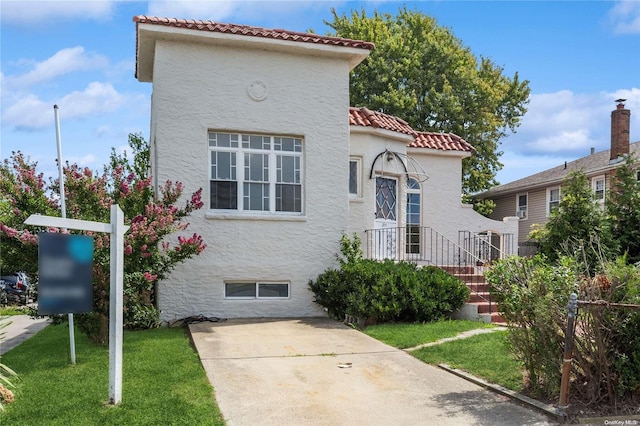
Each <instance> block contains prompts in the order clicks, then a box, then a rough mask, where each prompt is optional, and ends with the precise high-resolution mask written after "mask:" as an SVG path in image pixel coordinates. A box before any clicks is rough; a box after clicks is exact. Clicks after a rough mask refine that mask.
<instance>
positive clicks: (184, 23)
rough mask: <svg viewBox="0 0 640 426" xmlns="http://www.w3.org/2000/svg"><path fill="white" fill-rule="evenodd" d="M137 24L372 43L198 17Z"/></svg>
mask: <svg viewBox="0 0 640 426" xmlns="http://www.w3.org/2000/svg"><path fill="white" fill-rule="evenodd" d="M133 22H135V23H136V26H137V25H138V24H153V25H163V26H166V27H175V28H185V29H189V30H197V31H210V32H216V33H226V34H236V35H243V36H250V37H263V38H271V39H276V40H286V41H293V42H301V43H314V44H326V45H330V46H343V47H355V48H360V49H367V50H372V49H373V48H374V44H373V43H371V42H369V41H361V40H350V39H346V38H340V37H330V36H322V35H318V34H308V33H300V32H295V31H287V30H279V29H268V28H262V27H252V26H248V25H235V24H223V23H219V22H213V21H201V20H198V19H176V18H158V17H155V16H145V15H138V16H134V17H133Z"/></svg>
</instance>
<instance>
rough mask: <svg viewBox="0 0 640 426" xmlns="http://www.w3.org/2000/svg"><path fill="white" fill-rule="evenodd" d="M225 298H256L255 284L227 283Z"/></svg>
mask: <svg viewBox="0 0 640 426" xmlns="http://www.w3.org/2000/svg"><path fill="white" fill-rule="evenodd" d="M224 295H225V297H256V284H255V283H225V284H224Z"/></svg>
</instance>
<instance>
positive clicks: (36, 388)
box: [0, 325, 224, 426]
mask: <svg viewBox="0 0 640 426" xmlns="http://www.w3.org/2000/svg"><path fill="white" fill-rule="evenodd" d="M75 336H76V360H77V363H76V365H71V364H70V363H69V353H68V352H69V334H68V327H67V326H66V325H59V326H48V327H46V328H45V329H44V330H42V331H41V332H39V333H38V334H37V335H35V336H34V337H32V338H31V339H29V340H27V341H25V342H24V343H22V344H21V345H19V346H18V347H16V348H14V349H13V350H11V351H9V352H8V353H7V354H5V355H4V356H3V357H2V362H3V363H4V364H6V365H8V366H9V367H11V368H12V369H14V370H15V371H16V372H17V373H18V374H19V375H20V377H21V381H20V382H19V383H18V389H17V392H16V402H14V403H12V404H10V405H7V406H6V411H5V412H4V413H0V424H2V425H5V424H6V425H38V424H46V425H65V426H66V425H101V426H103V425H125V424H126V425H160V424H162V425H187V424H193V425H223V424H224V421H223V420H222V416H221V414H220V411H219V410H218V407H217V404H216V402H215V399H214V394H213V389H212V387H211V385H210V384H209V382H208V380H207V377H206V375H205V372H204V370H203V368H202V365H201V364H200V361H199V359H198V356H197V353H196V352H195V350H194V349H193V348H192V347H191V346H190V344H189V339H188V337H187V336H186V334H185V331H184V330H183V329H181V328H165V329H156V330H146V331H135V332H133V331H125V332H124V339H123V341H124V343H123V373H122V377H123V383H122V402H121V403H120V404H119V405H118V406H116V407H113V406H109V405H108V404H107V401H108V398H109V353H108V352H109V351H108V348H105V347H99V346H95V345H93V344H91V343H90V342H89V341H88V339H87V338H86V337H85V336H84V335H83V334H82V333H80V332H76V333H75Z"/></svg>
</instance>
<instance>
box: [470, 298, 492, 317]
mask: <svg viewBox="0 0 640 426" xmlns="http://www.w3.org/2000/svg"><path fill="white" fill-rule="evenodd" d="M467 303H468V304H470V305H476V306H477V307H478V313H479V314H492V313H494V312H496V311H497V306H496V305H495V303H492V304H491V305H489V302H485V301H482V302H467Z"/></svg>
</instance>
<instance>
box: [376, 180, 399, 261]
mask: <svg viewBox="0 0 640 426" xmlns="http://www.w3.org/2000/svg"><path fill="white" fill-rule="evenodd" d="M374 229H375V231H374V232H375V256H376V259H398V180H397V179H395V178H389V177H376V219H375V222H374Z"/></svg>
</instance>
